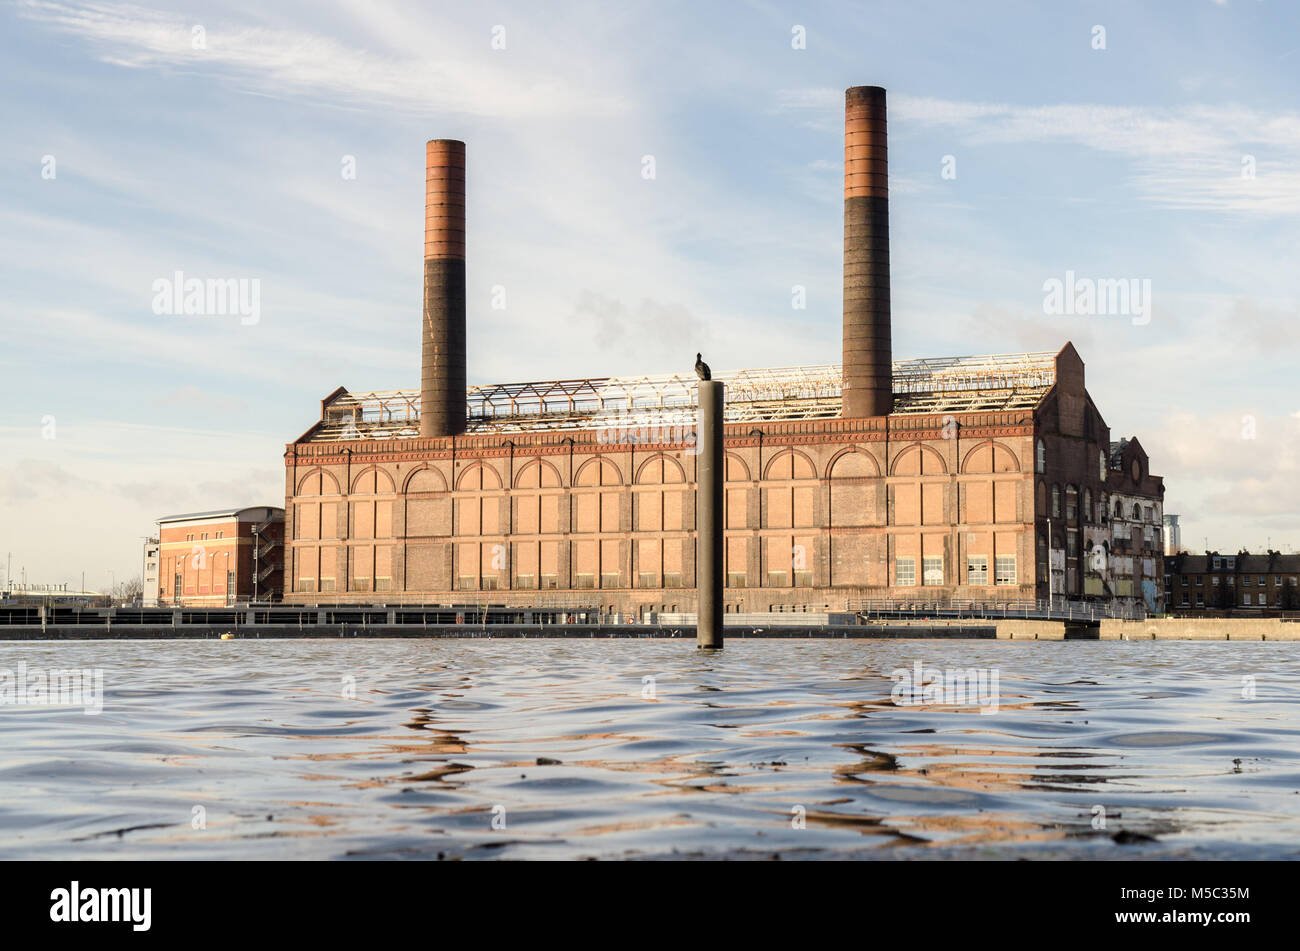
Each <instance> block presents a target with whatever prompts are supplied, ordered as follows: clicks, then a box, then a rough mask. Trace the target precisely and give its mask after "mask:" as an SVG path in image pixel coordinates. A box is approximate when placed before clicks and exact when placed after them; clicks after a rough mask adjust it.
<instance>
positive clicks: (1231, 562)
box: [1214, 556, 1237, 570]
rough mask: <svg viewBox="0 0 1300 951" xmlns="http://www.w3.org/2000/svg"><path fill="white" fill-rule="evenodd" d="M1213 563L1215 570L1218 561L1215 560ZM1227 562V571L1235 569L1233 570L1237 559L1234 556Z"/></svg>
mask: <svg viewBox="0 0 1300 951" xmlns="http://www.w3.org/2000/svg"><path fill="white" fill-rule="evenodd" d="M1214 561H1215V567H1216V568H1217V567H1218V561H1219V559H1217V558H1216V559H1214ZM1227 562H1228V568H1229V570H1231V569H1235V568H1236V567H1237V559H1236V556H1233V557H1232V558H1229V559H1227Z"/></svg>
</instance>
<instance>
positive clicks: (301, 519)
mask: <svg viewBox="0 0 1300 951" xmlns="http://www.w3.org/2000/svg"><path fill="white" fill-rule="evenodd" d="M316 478H317V479H319V478H320V477H319V476H317V477H316ZM294 512H295V513H296V515H297V524H296V526H295V527H296V528H297V529H298V537H299V538H320V503H319V502H299V503H298V504H297V505H295V506H294Z"/></svg>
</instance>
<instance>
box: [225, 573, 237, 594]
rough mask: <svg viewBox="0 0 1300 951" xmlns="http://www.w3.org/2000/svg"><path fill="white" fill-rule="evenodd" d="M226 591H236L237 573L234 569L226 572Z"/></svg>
mask: <svg viewBox="0 0 1300 951" xmlns="http://www.w3.org/2000/svg"><path fill="white" fill-rule="evenodd" d="M226 593H227V594H234V593H235V573H234V572H233V571H227V572H226Z"/></svg>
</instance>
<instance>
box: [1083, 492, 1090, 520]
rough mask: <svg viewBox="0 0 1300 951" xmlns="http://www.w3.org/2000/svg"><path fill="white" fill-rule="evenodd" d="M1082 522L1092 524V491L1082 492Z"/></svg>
mask: <svg viewBox="0 0 1300 951" xmlns="http://www.w3.org/2000/svg"><path fill="white" fill-rule="evenodd" d="M1083 520H1084V521H1085V522H1087V523H1088V524H1092V489H1084V490H1083Z"/></svg>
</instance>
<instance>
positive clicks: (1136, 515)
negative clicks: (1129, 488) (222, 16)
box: [1133, 502, 1142, 522]
mask: <svg viewBox="0 0 1300 951" xmlns="http://www.w3.org/2000/svg"><path fill="white" fill-rule="evenodd" d="M1133 521H1135V522H1140V521H1142V506H1140V505H1138V504H1137V503H1136V502H1134V503H1133Z"/></svg>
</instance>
